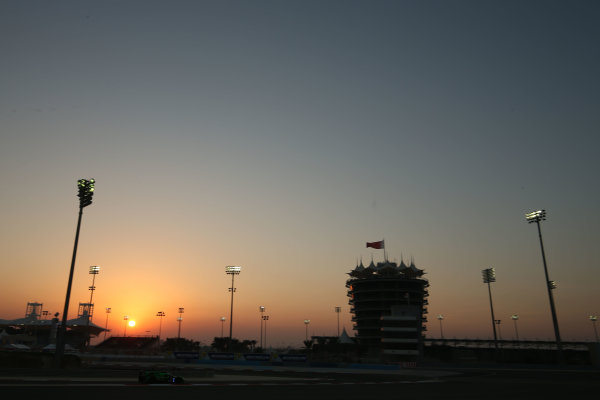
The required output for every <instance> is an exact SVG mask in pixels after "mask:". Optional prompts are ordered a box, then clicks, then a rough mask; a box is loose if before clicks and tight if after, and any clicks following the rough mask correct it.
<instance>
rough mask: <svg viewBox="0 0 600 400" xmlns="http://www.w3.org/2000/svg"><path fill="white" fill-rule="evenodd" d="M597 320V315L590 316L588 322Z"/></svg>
mask: <svg viewBox="0 0 600 400" xmlns="http://www.w3.org/2000/svg"><path fill="white" fill-rule="evenodd" d="M597 320H598V316H597V315H590V321H592V322H596V321H597Z"/></svg>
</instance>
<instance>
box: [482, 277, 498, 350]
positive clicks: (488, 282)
mask: <svg viewBox="0 0 600 400" xmlns="http://www.w3.org/2000/svg"><path fill="white" fill-rule="evenodd" d="M481 273H482V275H483V283H487V285H488V292H489V294H490V310H491V311H492V328H494V347H495V348H496V349H498V337H497V336H496V319H495V318H494V305H493V304H492V287H491V285H490V283H491V282H496V270H495V269H494V268H486V269H484V270H482V271H481Z"/></svg>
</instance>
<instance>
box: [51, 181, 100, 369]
mask: <svg viewBox="0 0 600 400" xmlns="http://www.w3.org/2000/svg"><path fill="white" fill-rule="evenodd" d="M95 182H96V181H95V180H94V179H89V180H87V179H80V180H78V181H77V189H78V193H77V197H79V216H78V218H77V230H76V231H75V244H74V245H73V257H72V258H71V269H70V271H69V282H68V284H67V295H66V297H65V308H64V310H63V315H62V324H61V325H60V327H59V329H58V336H57V340H56V354H55V357H56V365H57V367H58V368H61V364H62V358H63V354H64V352H65V341H66V339H67V338H66V336H67V315H68V314H69V300H70V298H71V286H72V284H73V272H74V269H75V257H76V256H77V243H78V242H79V229H80V227H81V216H82V215H83V209H84V207H87V206H89V205H90V204H92V197H93V195H94V186H95Z"/></svg>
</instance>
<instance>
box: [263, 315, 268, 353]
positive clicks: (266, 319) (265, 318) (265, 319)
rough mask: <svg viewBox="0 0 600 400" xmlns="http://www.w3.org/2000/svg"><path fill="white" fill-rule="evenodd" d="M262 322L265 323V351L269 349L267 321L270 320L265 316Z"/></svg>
mask: <svg viewBox="0 0 600 400" xmlns="http://www.w3.org/2000/svg"><path fill="white" fill-rule="evenodd" d="M262 320H263V321H265V349H266V348H267V321H268V320H269V316H268V315H263V317H262Z"/></svg>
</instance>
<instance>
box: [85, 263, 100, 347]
mask: <svg viewBox="0 0 600 400" xmlns="http://www.w3.org/2000/svg"><path fill="white" fill-rule="evenodd" d="M99 273H100V267H98V266H96V265H92V266H91V267H90V275H92V286H90V287H89V290H90V305H89V307H88V313H87V321H86V322H85V323H86V335H85V336H86V344H87V345H88V346H89V344H90V322H91V320H92V317H93V315H94V303H92V300H93V299H94V290H96V286H94V283H95V282H96V275H98V274H99Z"/></svg>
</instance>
